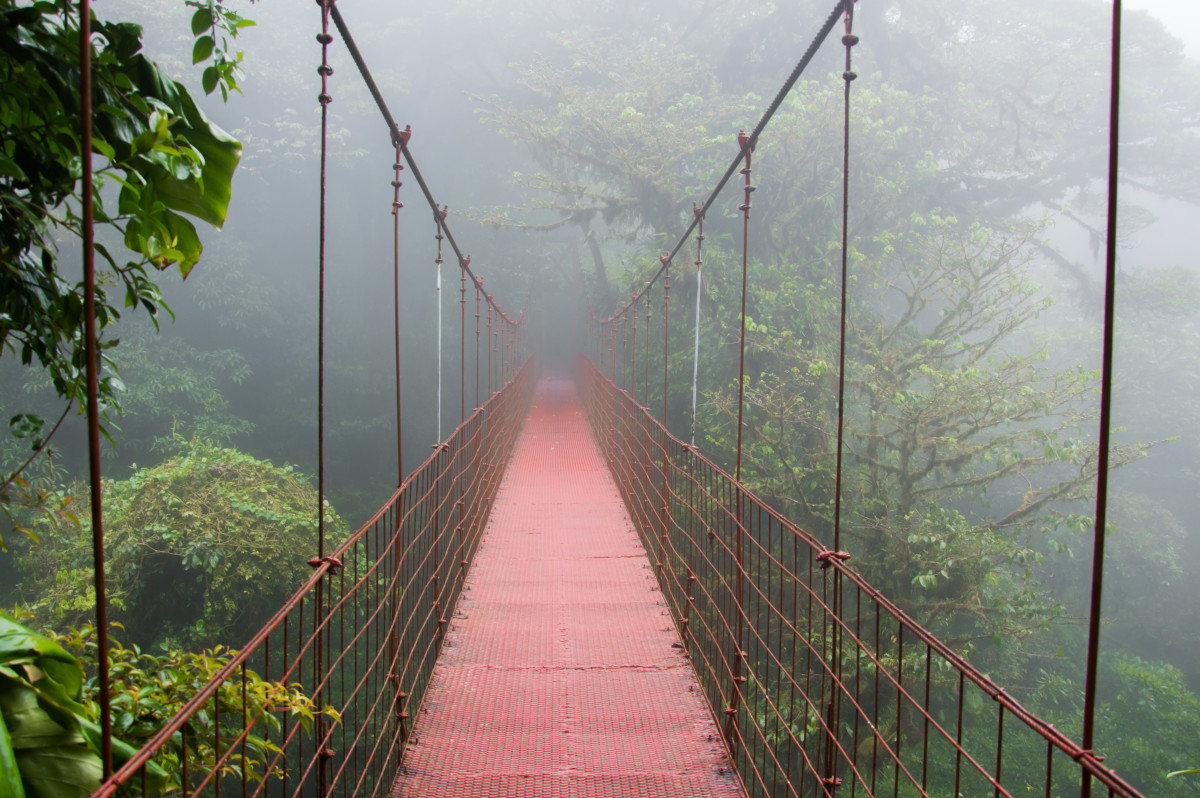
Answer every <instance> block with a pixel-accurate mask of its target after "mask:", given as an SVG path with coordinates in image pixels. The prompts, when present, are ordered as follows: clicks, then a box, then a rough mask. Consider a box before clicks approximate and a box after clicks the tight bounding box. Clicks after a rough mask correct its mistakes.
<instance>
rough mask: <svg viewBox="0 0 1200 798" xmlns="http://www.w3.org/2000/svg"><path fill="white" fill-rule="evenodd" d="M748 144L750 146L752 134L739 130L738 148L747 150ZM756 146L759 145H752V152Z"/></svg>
mask: <svg viewBox="0 0 1200 798" xmlns="http://www.w3.org/2000/svg"><path fill="white" fill-rule="evenodd" d="M747 144H750V134H749V133H747V132H746V131H744V130H739V131H738V146H739V147H741V148H742V149H743V150H744V149H746V145H747ZM756 144H757V142H755V144H750V152H754V147H755V145H756Z"/></svg>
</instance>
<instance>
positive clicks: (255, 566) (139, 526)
mask: <svg viewBox="0 0 1200 798" xmlns="http://www.w3.org/2000/svg"><path fill="white" fill-rule="evenodd" d="M177 445H178V449H179V450H178V452H177V454H176V456H174V457H173V458H170V459H168V460H167V461H166V462H164V463H162V464H160V465H157V466H154V467H151V468H143V469H138V470H137V471H135V472H134V473H133V474H132V475H131V476H130V478H129V479H127V480H120V481H116V480H113V481H106V482H105V483H104V498H105V512H106V516H107V520H108V524H107V526H108V528H107V530H106V536H105V538H106V554H105V557H106V561H107V566H108V568H107V570H108V588H109V593H108V595H109V600H110V601H111V603H112V608H113V609H112V617H113V618H114V619H115V620H118V621H119V622H121V623H122V624H123V625H124V627H125V634H126V636H127V638H128V639H129V640H131V641H133V642H135V643H137V644H139V645H142V646H149V645H150V644H152V643H154V642H169V643H171V644H172V645H175V646H180V647H183V648H191V649H195V648H198V647H204V646H213V645H216V644H218V643H225V644H226V645H228V644H230V643H236V642H238V641H240V640H242V639H244V638H246V637H248V636H249V635H250V634H252V633H253V632H254V631H255V630H257V629H258V628H259V627H260V626H261V625H262V623H263V622H265V621H266V619H267V618H269V617H270V615H271V613H272V612H273V611H274V608H275V607H277V606H278V605H280V604H282V603H283V601H284V600H286V599H287V598H288V597H289V596H290V595H291V594H292V592H293V591H294V590H295V588H296V587H297V585H298V584H299V582H300V578H299V577H300V575H301V574H302V571H301V569H302V568H303V567H306V566H304V562H305V560H306V559H307V558H308V557H309V556H311V553H312V552H314V551H316V549H317V545H316V518H315V517H314V514H313V512H312V508H313V507H315V506H316V492H315V491H314V490H313V488H312V487H311V486H310V485H309V484H308V482H307V481H306V480H305V479H304V478H303V477H302V476H301V475H300V474H297V473H296V472H295V471H294V469H293V468H292V467H291V466H282V467H279V466H274V465H272V464H271V463H268V462H265V461H261V460H256V459H254V458H253V457H250V456H249V455H246V454H243V453H242V452H239V451H237V450H235V449H227V448H221V447H219V446H215V445H213V444H210V443H205V442H202V441H199V440H193V441H189V442H184V441H179V442H177ZM325 515H326V524H327V528H328V530H329V535H330V538H331V539H334V540H336V539H339V538H340V537H344V536H345V534H346V529H345V526H344V524H343V523H342V522H341V520H340V519H339V518H338V516H337V514H336V513H335V512H334V510H333V508H332V507H329V506H328V505H327V506H326V507H325ZM42 537H43V538H44V541H43V543H42V545H40V546H31V547H29V548H28V549H27V550H26V551H25V552H23V555H22V557H21V558H20V563H19V564H20V567H21V569H22V572H23V573H24V574H25V577H24V579H23V580H22V585H21V594H22V595H23V596H24V597H26V599H25V603H26V606H27V607H28V608H29V609H31V610H33V611H34V612H35V613H36V616H37V617H38V618H39V620H41V621H42V622H43V623H44V624H46V625H48V626H55V627H60V628H61V627H63V626H70V625H80V624H82V623H83V622H84V621H85V620H86V619H87V618H88V617H90V614H91V613H92V611H93V608H94V603H95V591H94V590H93V588H92V571H91V567H90V563H91V542H90V541H91V530H90V528H89V527H88V524H87V523H86V521H85V522H84V523H83V524H82V525H81V527H77V526H75V525H74V524H70V523H66V524H60V525H59V526H58V527H57V528H54V529H50V530H47V534H44V535H42ZM287 563H290V564H291V565H292V566H293V567H290V568H289V567H286V564H287Z"/></svg>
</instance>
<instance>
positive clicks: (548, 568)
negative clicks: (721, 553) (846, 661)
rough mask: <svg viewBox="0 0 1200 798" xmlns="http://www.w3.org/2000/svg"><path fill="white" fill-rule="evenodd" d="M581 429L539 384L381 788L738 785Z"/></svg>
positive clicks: (491, 790)
mask: <svg viewBox="0 0 1200 798" xmlns="http://www.w3.org/2000/svg"><path fill="white" fill-rule="evenodd" d="M678 644H679V638H678V635H677V634H676V632H675V628H674V625H673V624H672V622H671V618H670V616H669V615H668V612H667V608H666V605H665V604H664V603H663V601H662V596H661V594H660V593H659V589H658V585H657V582H656V581H655V579H654V574H653V571H652V570H651V567H650V563H649V561H648V560H647V558H646V553H645V550H644V549H643V547H642V545H641V543H640V542H639V541H638V538H637V535H636V534H635V533H634V531H633V527H632V525H631V523H630V520H629V516H628V514H627V513H626V511H625V507H624V505H623V504H622V503H621V498H620V496H619V495H618V493H617V489H616V486H615V485H614V484H613V481H612V479H611V477H610V476H609V474H608V470H607V469H606V468H605V465H604V462H603V460H602V459H601V456H600V453H599V452H598V451H597V449H596V446H595V444H594V443H593V441H592V438H591V435H590V433H589V431H588V427H587V421H586V420H585V419H584V416H583V409H582V408H581V407H580V404H579V400H578V398H577V396H576V393H575V386H574V385H573V384H572V383H571V382H569V381H567V380H543V381H542V382H541V384H540V385H539V386H538V390H537V395H536V396H535V398H534V404H533V409H532V411H531V414H530V417H529V419H528V420H527V421H526V423H525V428H524V430H523V432H522V435H521V439H520V440H519V441H518V443H517V448H516V451H515V453H514V455H513V461H512V463H511V464H510V466H509V468H508V471H507V473H506V474H505V476H504V481H503V483H502V484H501V487H500V493H499V496H498V498H497V500H496V503H495V506H494V508H493V510H492V514H491V519H490V521H489V523H488V527H487V531H486V533H485V537H484V540H483V542H482V544H481V545H480V548H479V552H478V554H477V556H476V560H475V563H474V565H473V566H472V568H471V572H470V575H469V577H468V579H467V583H466V586H465V589H464V592H463V594H462V600H461V602H460V603H459V606H458V610H457V612H456V613H455V616H454V618H453V620H452V621H451V623H450V628H449V630H448V632H447V635H446V641H445V646H444V648H443V650H442V654H441V657H440V659H439V660H438V664H437V666H436V667H435V669H434V673H433V679H432V681H431V683H430V688H429V691H428V693H427V694H426V698H425V702H424V706H423V707H422V709H421V715H420V717H419V718H418V719H417V722H416V724H415V727H414V729H413V735H412V738H411V739H410V742H409V748H408V753H407V755H406V758H405V761H404V767H403V768H402V770H401V774H400V776H399V777H398V778H397V780H396V783H395V785H394V788H393V791H392V794H393V795H394V796H420V797H421V798H432V797H433V796H459V797H461V796H476V795H480V796H482V795H487V796H518V795H520V796H572V798H574V797H575V796H579V797H580V798H583V797H585V796H587V797H589V798H590V797H591V796H607V795H621V796H636V795H646V796H664V797H665V796H676V795H678V796H741V795H742V794H743V793H742V791H741V787H740V785H739V783H738V781H737V778H736V776H735V775H733V772H732V769H731V767H730V764H729V760H728V757H727V755H726V753H725V750H724V748H723V747H722V746H721V743H720V737H719V734H718V732H717V729H716V726H715V725H714V723H713V720H712V716H711V715H710V714H709V712H708V709H707V707H706V705H705V703H704V700H703V698H702V697H701V693H700V689H699V686H698V685H697V683H696V679H695V675H694V674H693V672H692V669H691V666H690V665H689V663H688V661H687V659H686V658H685V657H684V656H683V653H682V651H680V649H679V648H677V647H674V646H678Z"/></svg>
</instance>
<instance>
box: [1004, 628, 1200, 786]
mask: <svg viewBox="0 0 1200 798" xmlns="http://www.w3.org/2000/svg"><path fill="white" fill-rule="evenodd" d="M1063 664H1064V663H1063V662H1061V661H1060V662H1059V663H1057V667H1056V666H1055V665H1053V664H1052V665H1051V666H1048V667H1046V668H1044V669H1042V670H1041V671H1040V673H1039V679H1038V684H1037V688H1036V690H1035V691H1034V692H1033V694H1032V695H1031V697H1030V701H1029V702H1028V703H1029V706H1030V708H1031V709H1033V710H1034V711H1035V712H1037V713H1038V714H1040V715H1041V716H1042V717H1043V718H1044V719H1046V720H1047V721H1049V722H1051V723H1053V724H1055V725H1056V726H1057V727H1058V728H1059V729H1061V730H1063V732H1064V733H1066V734H1073V735H1077V734H1078V730H1079V727H1080V724H1081V722H1082V720H1081V719H1082V711H1083V710H1082V706H1083V705H1082V700H1081V697H1082V695H1083V687H1082V684H1080V680H1079V677H1078V674H1077V673H1076V672H1075V671H1074V670H1073V669H1070V668H1063V667H1062V665H1063ZM1096 729H1097V746H1098V748H1097V750H1098V751H1099V753H1101V754H1104V755H1105V757H1106V758H1105V765H1106V766H1108V767H1112V768H1114V769H1116V771H1117V773H1119V774H1120V775H1121V776H1122V777H1123V778H1125V779H1126V780H1127V781H1129V782H1130V783H1132V784H1133V785H1134V786H1135V787H1136V788H1138V789H1139V790H1141V791H1142V792H1143V793H1145V794H1147V795H1156V796H1157V795H1162V796H1184V795H1194V794H1195V792H1194V790H1195V785H1194V783H1189V780H1187V779H1176V778H1171V774H1172V773H1173V772H1176V771H1179V769H1180V768H1181V767H1186V766H1188V765H1190V764H1191V763H1192V762H1194V761H1195V759H1194V757H1195V752H1196V751H1198V750H1200V698H1197V696H1196V695H1195V693H1193V692H1191V691H1190V690H1188V687H1187V685H1186V684H1185V683H1184V679H1183V674H1182V673H1181V672H1180V670H1179V669H1178V668H1176V667H1174V666H1172V665H1169V664H1167V663H1165V662H1160V661H1156V660H1151V659H1145V658H1143V657H1139V656H1136V655H1134V654H1127V653H1123V652H1115V651H1113V652H1107V653H1104V654H1102V655H1101V657H1100V669H1099V702H1098V704H1097V708H1096ZM1062 786H1063V788H1064V789H1063V791H1064V792H1066V791H1068V790H1069V785H1066V784H1064V785H1062Z"/></svg>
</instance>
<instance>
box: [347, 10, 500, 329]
mask: <svg viewBox="0 0 1200 798" xmlns="http://www.w3.org/2000/svg"><path fill="white" fill-rule="evenodd" d="M330 15H331V18H332V19H333V24H334V25H335V26H336V27H337V29H338V33H339V34H340V35H341V37H342V41H343V42H344V43H345V45H346V50H347V51H348V52H349V53H350V58H351V59H352V60H353V61H354V65H355V66H356V67H358V71H359V74H360V75H362V79H363V82H364V83H366V85H367V91H369V92H370V94H371V98H372V99H374V100H375V105H376V106H377V107H378V108H379V112H380V114H382V115H383V119H384V122H385V123H386V124H387V128H388V132H389V134H390V135H391V139H392V142H393V143H395V144H396V145H397V146H399V148H400V151H401V153H402V154H403V155H404V161H405V163H407V164H408V168H409V169H410V170H411V171H412V174H413V178H415V179H416V181H417V185H419V186H420V187H421V193H422V194H424V195H425V201H426V202H427V203H428V204H429V208H430V210H432V211H433V212H434V213H435V214H436V213H438V212H439V206H438V203H437V200H435V199H434V197H433V192H432V191H430V189H429V184H428V183H426V182H425V177H424V175H422V174H421V170H420V168H419V167H418V166H417V164H416V161H414V160H413V157H412V153H411V152H410V151H409V149H408V141H409V134H410V133H411V129H410V128H407V127H406V128H405V129H404V130H401V129H400V127H399V125H397V124H396V120H395V117H393V116H392V112H391V110H390V109H389V108H388V106H387V102H385V101H384V99H383V94H382V93H381V92H380V91H379V86H377V85H376V83H375V78H374V77H373V76H372V75H371V70H370V69H369V68H368V67H367V62H366V61H365V60H364V59H363V56H362V53H361V52H360V51H359V49H358V45H357V44H356V43H355V41H354V37H353V36H352V35H351V33H350V29H349V27H348V26H347V25H346V21H345V20H344V19H343V18H342V14H341V11H340V10H339V9H338V7H337V6H336V5H334V6H332V7H331V9H330ZM442 232H443V234H444V235H445V236H446V242H447V243H449V244H450V249H451V250H453V251H454V254H455V256H456V257H457V258H458V264H459V268H460V269H463V270H464V271H466V273H467V276H468V277H470V278H471V282H473V283H475V284H476V285H477V286H479V287H480V288H482V285H483V284H482V281H481V280H480V279H479V277H478V276H477V275H476V274H475V272H473V271H472V270H471V257H470V255H467V254H465V253H464V252H463V251H462V248H461V247H460V246H459V245H458V241H457V240H455V238H454V234H453V233H452V232H451V230H450V226H449V225H448V224H447V223H446V221H445V220H444V219H443V221H442ZM487 302H488V305H489V306H490V307H492V308H494V309H495V311H496V314H497V319H498V321H500V322H503V323H504V324H506V325H508V326H515V325H516V324H517V321H516V320H515V319H513V318H511V317H510V316H509V315H508V314H507V313H505V312H504V309H503V308H501V307H500V305H499V304H497V303H496V300H495V298H494V297H493V295H492V294H488V295H487Z"/></svg>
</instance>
